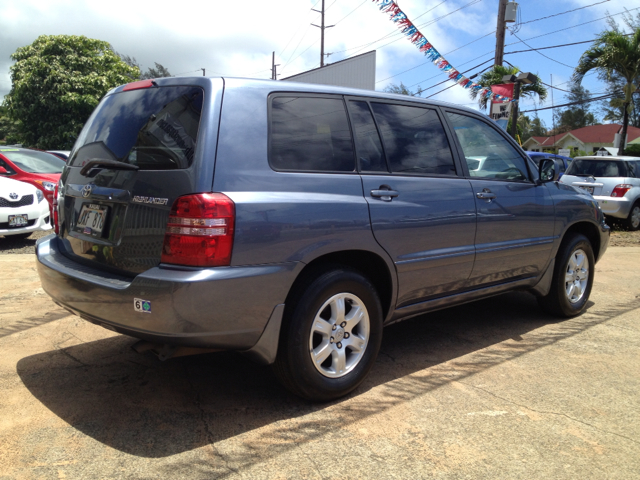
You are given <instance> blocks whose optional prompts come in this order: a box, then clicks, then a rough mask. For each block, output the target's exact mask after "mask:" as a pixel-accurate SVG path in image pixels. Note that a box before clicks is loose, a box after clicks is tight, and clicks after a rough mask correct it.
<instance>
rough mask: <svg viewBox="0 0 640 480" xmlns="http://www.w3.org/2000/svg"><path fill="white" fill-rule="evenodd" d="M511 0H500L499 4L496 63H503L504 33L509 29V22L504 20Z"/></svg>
mask: <svg viewBox="0 0 640 480" xmlns="http://www.w3.org/2000/svg"><path fill="white" fill-rule="evenodd" d="M508 2H509V0H500V5H499V6H498V26H497V27H496V58H495V60H494V64H495V65H502V58H503V57H504V35H505V30H506V29H507V23H506V22H505V21H504V16H505V11H506V10H507V3H508Z"/></svg>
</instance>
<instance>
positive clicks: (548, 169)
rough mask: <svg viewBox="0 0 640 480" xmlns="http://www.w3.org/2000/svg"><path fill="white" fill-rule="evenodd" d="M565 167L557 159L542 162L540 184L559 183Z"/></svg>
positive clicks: (539, 172)
mask: <svg viewBox="0 0 640 480" xmlns="http://www.w3.org/2000/svg"><path fill="white" fill-rule="evenodd" d="M563 166H564V164H562V160H559V159H557V158H545V159H544V160H541V161H540V165H539V166H538V177H539V179H540V183H548V182H557V181H558V179H559V178H560V175H561V171H562V167H563Z"/></svg>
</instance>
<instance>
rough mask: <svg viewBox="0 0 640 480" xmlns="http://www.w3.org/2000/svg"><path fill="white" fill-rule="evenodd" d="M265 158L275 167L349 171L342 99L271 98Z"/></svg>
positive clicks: (350, 159) (351, 160)
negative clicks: (268, 140) (269, 126)
mask: <svg viewBox="0 0 640 480" xmlns="http://www.w3.org/2000/svg"><path fill="white" fill-rule="evenodd" d="M269 161H270V163H271V166H272V167H273V168H274V169H276V170H285V171H308V172H353V171H354V170H355V156H354V154H353V143H352V141H351V130H350V129H349V122H348V120H347V112H346V110H345V105H344V102H343V100H342V99H341V98H319V97H303V96H295V97H294V96H277V97H274V98H273V99H272V101H271V146H270V152H269Z"/></svg>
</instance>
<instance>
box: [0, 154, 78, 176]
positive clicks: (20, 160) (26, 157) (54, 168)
mask: <svg viewBox="0 0 640 480" xmlns="http://www.w3.org/2000/svg"><path fill="white" fill-rule="evenodd" d="M2 154H3V155H4V156H5V157H7V158H8V159H9V160H11V161H12V162H13V163H14V164H15V165H16V167H18V168H19V169H21V170H22V171H24V172H28V173H61V172H62V169H63V168H64V166H65V163H64V160H62V159H60V158H58V157H56V156H55V155H51V154H50V153H45V152H37V151H29V150H18V151H7V150H5V151H2Z"/></svg>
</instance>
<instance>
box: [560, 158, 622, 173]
mask: <svg viewBox="0 0 640 480" xmlns="http://www.w3.org/2000/svg"><path fill="white" fill-rule="evenodd" d="M566 174H567V175H576V176H583V177H589V176H594V177H626V176H627V167H626V166H625V163H624V162H623V161H621V160H588V159H577V158H576V159H574V160H573V161H572V162H571V165H569V168H567V172H566Z"/></svg>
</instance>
